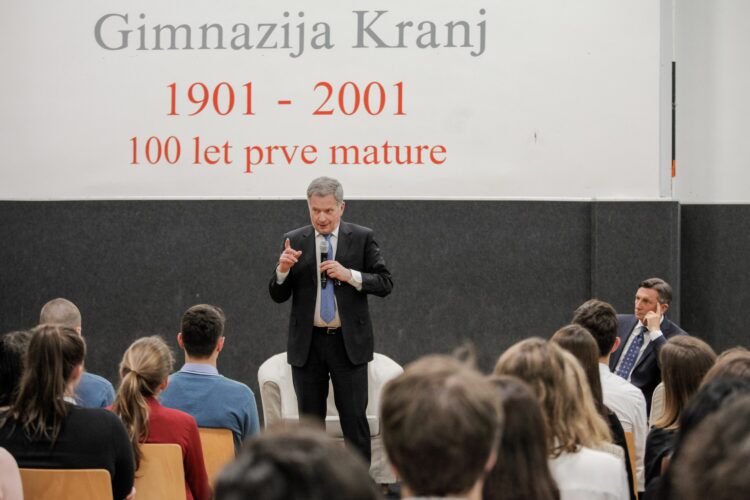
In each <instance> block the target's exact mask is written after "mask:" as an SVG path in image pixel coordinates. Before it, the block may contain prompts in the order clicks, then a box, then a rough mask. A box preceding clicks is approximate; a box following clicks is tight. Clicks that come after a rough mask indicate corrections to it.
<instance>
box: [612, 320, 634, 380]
mask: <svg viewBox="0 0 750 500" xmlns="http://www.w3.org/2000/svg"><path fill="white" fill-rule="evenodd" d="M636 323H638V318H636V317H635V316H633V317H632V319H629V320H628V322H627V324H623V325H622V329H621V330H620V331H621V332H622V335H621V336H620V347H618V348H617V351H615V353H614V354H613V355H612V363H611V365H610V366H612V369H613V371H614V367H615V366H617V363H618V362H619V361H620V357H621V356H622V353H623V351H625V344H626V343H627V341H628V337H629V336H630V333H631V332H632V331H633V327H634V326H635V325H636Z"/></svg>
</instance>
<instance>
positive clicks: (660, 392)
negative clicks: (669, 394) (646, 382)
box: [648, 382, 664, 427]
mask: <svg viewBox="0 0 750 500" xmlns="http://www.w3.org/2000/svg"><path fill="white" fill-rule="evenodd" d="M662 415H664V382H659V385H657V386H656V388H655V389H654V393H653V394H652V396H651V414H650V415H649V417H648V426H649V427H653V426H654V422H656V421H657V420H659V419H660V418H661V417H662Z"/></svg>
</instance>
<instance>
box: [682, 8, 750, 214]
mask: <svg viewBox="0 0 750 500" xmlns="http://www.w3.org/2000/svg"><path fill="white" fill-rule="evenodd" d="M675 26H676V37H675V47H676V61H677V177H676V178H675V182H674V194H675V198H676V199H677V200H679V201H680V202H682V203H688V204H689V203H749V202H750V126H749V125H748V123H750V2H748V1H747V0H710V1H708V0H676V14H675Z"/></svg>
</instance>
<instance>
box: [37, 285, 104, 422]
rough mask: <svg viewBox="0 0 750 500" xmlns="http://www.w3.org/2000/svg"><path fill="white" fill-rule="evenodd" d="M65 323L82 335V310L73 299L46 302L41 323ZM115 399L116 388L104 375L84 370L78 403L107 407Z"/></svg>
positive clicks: (94, 406)
mask: <svg viewBox="0 0 750 500" xmlns="http://www.w3.org/2000/svg"><path fill="white" fill-rule="evenodd" d="M45 323H49V324H57V325H63V326H66V327H68V328H72V329H73V330H75V331H76V332H77V333H78V335H81V331H82V328H81V311H79V310H78V307H76V305H75V304H74V303H72V302H71V301H69V300H67V299H63V298H58V299H53V300H50V301H49V302H47V303H46V304H44V306H43V307H42V311H41V312H40V313H39V324H45ZM114 399H115V389H114V387H112V384H111V383H110V382H109V380H107V379H106V378H104V377H100V376H99V375H94V374H93V373H91V372H89V371H84V372H83V375H82V376H81V382H80V383H79V384H78V386H77V387H76V393H75V400H76V403H77V404H79V405H81V406H85V407H86V408H105V407H107V406H109V405H111V404H112V401H114Z"/></svg>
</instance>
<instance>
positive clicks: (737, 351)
mask: <svg viewBox="0 0 750 500" xmlns="http://www.w3.org/2000/svg"><path fill="white" fill-rule="evenodd" d="M724 377H737V378H743V379H745V380H748V381H750V352H748V351H747V350H746V349H744V348H742V347H733V348H731V349H727V350H726V351H724V352H722V353H721V354H720V355H719V357H718V358H716V364H714V366H712V367H711V369H710V370H708V372H707V373H706V376H705V377H703V384H707V383H709V382H711V381H713V380H716V379H719V378H724Z"/></svg>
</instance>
